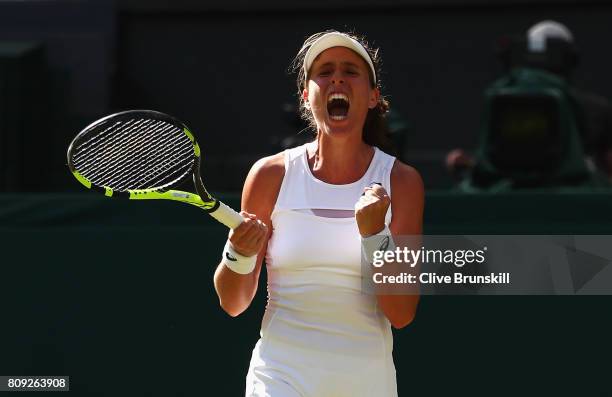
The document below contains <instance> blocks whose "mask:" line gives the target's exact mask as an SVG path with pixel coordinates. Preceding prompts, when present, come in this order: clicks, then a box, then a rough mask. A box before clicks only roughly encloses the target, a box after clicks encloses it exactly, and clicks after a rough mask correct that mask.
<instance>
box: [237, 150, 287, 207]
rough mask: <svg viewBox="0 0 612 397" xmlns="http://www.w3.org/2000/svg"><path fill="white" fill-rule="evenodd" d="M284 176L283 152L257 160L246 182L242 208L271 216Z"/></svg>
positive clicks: (243, 190)
mask: <svg viewBox="0 0 612 397" xmlns="http://www.w3.org/2000/svg"><path fill="white" fill-rule="evenodd" d="M284 176H285V160H284V153H283V152H281V153H277V154H275V155H272V156H268V157H264V158H261V159H259V160H257V161H256V162H255V164H253V166H252V167H251V170H250V171H249V174H248V175H247V178H246V181H245V182H244V188H243V189H242V209H243V210H244V211H247V212H250V213H254V214H256V215H258V216H261V217H265V218H267V217H269V216H270V214H271V212H272V209H273V208H274V204H275V203H276V198H277V196H278V192H279V190H280V187H281V184H282V182H283V177H284Z"/></svg>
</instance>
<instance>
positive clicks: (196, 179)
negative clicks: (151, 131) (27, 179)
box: [67, 110, 242, 229]
mask: <svg viewBox="0 0 612 397" xmlns="http://www.w3.org/2000/svg"><path fill="white" fill-rule="evenodd" d="M137 113H142V114H143V117H144V114H146V115H147V116H148V117H149V118H150V119H155V120H160V121H164V122H168V123H170V124H173V125H175V126H177V127H180V128H182V132H183V133H184V134H185V135H186V136H187V137H188V138H189V140H190V141H191V143H192V145H193V152H194V153H193V154H194V161H193V165H192V167H191V170H190V172H185V173H184V174H183V175H182V176H181V177H180V178H178V179H176V180H175V181H172V182H171V183H169V184H168V185H166V186H164V187H159V188H152V189H128V190H126V191H115V190H113V189H112V188H110V187H108V186H98V185H95V184H93V183H92V182H91V181H90V180H88V179H87V178H86V177H84V176H83V175H81V174H80V173H79V172H78V171H77V169H76V167H75V165H74V163H73V161H72V157H73V156H72V154H73V151H74V150H76V148H77V147H78V145H79V144H80V143H81V141H82V140H83V139H85V138H86V137H87V136H88V135H89V133H90V131H91V130H92V129H94V128H96V127H98V126H100V125H101V124H103V123H107V122H108V121H109V120H110V119H121V118H122V117H124V118H125V119H132V118H133V115H134V114H137ZM67 159H68V168H69V169H70V171H71V172H72V174H73V175H74V177H75V178H76V179H77V180H78V181H79V182H80V183H81V184H82V185H83V186H85V187H86V188H88V189H90V190H94V191H97V192H99V193H102V194H104V195H105V196H107V197H112V198H124V199H125V198H127V199H129V200H160V199H161V200H173V201H179V202H182V203H186V204H191V205H194V206H196V207H198V208H201V209H202V210H204V211H206V212H208V213H209V214H210V215H212V216H213V217H215V218H217V219H218V220H219V221H220V222H222V223H224V224H226V226H228V227H231V228H232V229H234V228H235V227H237V226H238V225H239V224H240V223H241V221H242V217H241V216H240V215H239V214H238V213H237V212H236V211H234V210H233V209H231V208H229V207H227V206H226V205H225V204H223V203H221V201H219V200H217V199H216V198H214V197H213V196H211V195H210V194H209V193H208V191H207V190H206V188H205V187H204V184H203V183H202V178H201V176H200V162H201V152H200V146H199V145H198V142H197V141H196V139H195V136H194V135H193V133H192V132H191V130H190V129H189V127H187V126H186V125H185V124H184V123H183V122H181V121H180V120H178V119H176V118H174V117H172V116H169V115H167V114H165V113H161V112H157V111H154V110H127V111H123V112H119V113H114V114H111V115H109V116H106V117H104V118H102V119H99V120H96V121H94V122H93V123H91V124H89V125H88V126H87V127H85V128H84V129H83V130H82V131H81V132H80V133H79V134H78V135H77V136H76V137H75V138H74V139H73V140H72V142H71V143H70V146H69V147H68V151H67ZM190 175H193V183H194V186H195V190H196V193H192V192H187V191H183V190H174V189H169V188H168V187H170V186H177V185H181V184H183V183H184V182H186V180H187V179H188V178H189V176H190ZM221 206H222V207H224V208H223V211H222V212H224V213H226V216H224V217H223V218H224V219H223V220H221V219H219V216H220V215H222V214H214V213H215V211H217V210H218V209H219V208H220V207H221ZM228 211H230V212H231V213H228ZM215 215H217V216H215ZM228 215H229V216H228ZM228 218H229V219H228ZM228 223H230V224H228Z"/></svg>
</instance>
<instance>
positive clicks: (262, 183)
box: [214, 153, 285, 317]
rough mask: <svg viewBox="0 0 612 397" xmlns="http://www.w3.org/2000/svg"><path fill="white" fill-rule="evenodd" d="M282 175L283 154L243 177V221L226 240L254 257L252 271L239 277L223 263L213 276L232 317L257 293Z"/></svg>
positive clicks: (224, 304)
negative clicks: (244, 179)
mask: <svg viewBox="0 0 612 397" xmlns="http://www.w3.org/2000/svg"><path fill="white" fill-rule="evenodd" d="M284 172H285V167H284V162H283V154H282V153H280V154H277V155H274V156H271V157H266V158H263V159H261V160H259V161H257V162H256V163H255V164H254V165H253V167H252V168H251V170H250V171H249V174H248V176H247V178H246V181H245V183H244V188H243V190H242V203H241V206H242V212H241V214H242V215H243V216H244V217H245V218H246V219H245V221H244V222H243V223H242V224H241V225H240V226H239V227H237V228H236V229H235V230H234V231H230V237H229V240H230V242H231V243H232V246H233V247H234V249H235V250H236V251H237V252H238V253H240V254H242V255H244V256H252V255H257V262H256V265H255V269H254V270H253V272H251V273H249V274H238V273H235V272H233V271H232V270H230V269H229V268H227V267H226V266H225V265H223V264H222V263H220V264H219V266H217V270H216V271H215V275H214V284H215V290H216V291H217V296H218V297H219V303H220V304H221V307H222V308H223V310H225V311H226V312H227V313H228V314H229V315H230V316H232V317H235V316H238V315H239V314H240V313H242V312H244V311H245V310H246V309H247V308H248V307H249V305H250V304H251V302H252V301H253V297H254V296H255V293H256V292H257V285H258V281H259V274H260V273H261V266H262V263H263V260H264V257H265V254H266V250H267V247H268V240H269V238H270V236H271V235H272V227H271V222H270V216H271V215H272V210H273V209H274V204H275V203H276V198H277V196H278V191H279V190H280V185H281V183H282V180H283V176H284Z"/></svg>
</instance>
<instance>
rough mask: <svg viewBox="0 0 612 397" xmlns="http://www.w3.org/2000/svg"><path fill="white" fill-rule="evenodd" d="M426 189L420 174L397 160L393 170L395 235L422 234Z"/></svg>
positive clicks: (392, 222)
mask: <svg viewBox="0 0 612 397" xmlns="http://www.w3.org/2000/svg"><path fill="white" fill-rule="evenodd" d="M424 206H425V188H424V186H423V179H422V178H421V175H420V174H419V172H418V171H417V170H416V169H414V168H413V167H411V166H409V165H406V164H404V163H402V162H401V161H399V160H395V163H394V164H393V168H392V169H391V209H392V212H393V218H392V220H391V225H390V226H389V227H390V228H391V231H392V232H393V233H395V234H420V233H422V230H423V209H424Z"/></svg>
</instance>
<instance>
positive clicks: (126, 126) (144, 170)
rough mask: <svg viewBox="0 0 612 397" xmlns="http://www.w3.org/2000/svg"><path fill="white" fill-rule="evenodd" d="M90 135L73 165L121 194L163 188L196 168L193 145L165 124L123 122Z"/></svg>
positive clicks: (90, 177) (78, 148) (94, 181)
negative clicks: (136, 190) (194, 166)
mask: <svg viewBox="0 0 612 397" xmlns="http://www.w3.org/2000/svg"><path fill="white" fill-rule="evenodd" d="M90 135H91V138H90V139H88V140H86V141H84V142H82V143H81V144H80V145H79V146H78V147H77V148H76V149H75V153H74V156H73V163H74V166H75V168H76V170H77V171H78V172H79V173H80V174H81V175H83V176H84V177H85V178H87V179H88V180H90V181H91V182H92V183H93V184H95V185H98V186H108V187H110V188H111V189H113V190H117V191H125V190H134V189H151V188H160V187H164V186H166V185H168V184H171V183H172V182H175V181H177V180H178V179H181V178H182V177H184V176H185V174H186V173H188V172H190V170H191V169H192V167H193V162H194V152H193V143H192V142H191V140H190V139H189V138H188V137H187V136H186V135H185V134H184V133H183V131H182V129H181V128H179V127H177V126H174V125H172V124H168V123H166V122H163V121H159V120H149V119H138V120H129V121H120V122H116V123H113V124H111V125H110V126H103V127H102V128H100V129H99V130H98V131H96V130H94V131H92V132H91V133H90Z"/></svg>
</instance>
